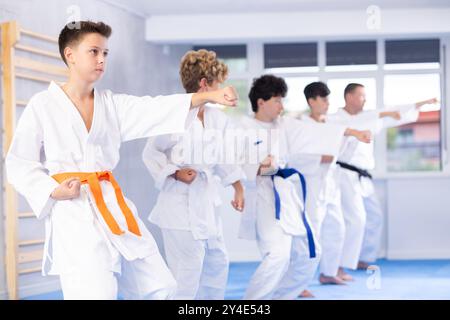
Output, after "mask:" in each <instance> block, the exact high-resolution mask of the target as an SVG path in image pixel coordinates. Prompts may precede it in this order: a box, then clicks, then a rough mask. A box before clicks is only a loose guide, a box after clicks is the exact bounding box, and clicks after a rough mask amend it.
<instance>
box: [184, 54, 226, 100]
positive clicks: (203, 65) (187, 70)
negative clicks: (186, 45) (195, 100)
mask: <svg viewBox="0 0 450 320" xmlns="http://www.w3.org/2000/svg"><path fill="white" fill-rule="evenodd" d="M180 76H181V82H182V83H183V87H184V89H185V90H186V92H187V93H193V92H197V91H198V89H200V85H199V82H200V80H201V79H202V78H205V79H206V81H207V83H208V84H209V85H211V84H212V83H213V82H214V80H217V81H219V82H223V81H225V79H226V78H227V76H228V67H227V65H226V64H225V63H223V62H222V61H219V60H218V59H217V57H216V53H215V52H214V51H208V50H205V49H200V50H198V51H194V50H190V51H188V52H186V54H185V55H184V56H183V58H182V59H181V65H180Z"/></svg>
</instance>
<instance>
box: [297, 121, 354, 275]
mask: <svg viewBox="0 0 450 320" xmlns="http://www.w3.org/2000/svg"><path fill="white" fill-rule="evenodd" d="M301 120H302V121H305V122H310V123H317V122H316V121H315V120H314V119H313V118H311V117H310V116H309V115H306V116H302V117H301ZM347 140H348V138H345V139H344V140H343V143H342V145H341V147H340V150H341V151H342V150H343V149H344V148H345V145H346V143H347ZM291 158H293V160H292V161H295V163H296V165H297V166H298V167H300V168H302V171H303V173H304V174H305V178H306V183H307V185H308V195H307V200H306V212H307V216H308V219H309V221H310V223H311V226H312V227H313V229H314V231H315V234H316V236H317V238H318V240H319V241H318V244H317V245H318V246H320V247H321V252H322V256H321V259H320V273H322V274H324V275H325V276H330V277H334V276H336V275H337V272H338V269H339V263H340V259H341V255H342V247H343V245H344V237H345V222H344V216H343V214H342V210H341V199H340V190H339V188H338V181H339V171H337V170H336V157H335V158H334V160H333V161H332V162H330V163H321V160H322V156H321V155H305V154H303V155H298V156H295V157H291Z"/></svg>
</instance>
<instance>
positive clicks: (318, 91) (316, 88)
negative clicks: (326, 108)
mask: <svg viewBox="0 0 450 320" xmlns="http://www.w3.org/2000/svg"><path fill="white" fill-rule="evenodd" d="M303 93H304V94H305V98H306V101H308V100H309V99H316V98H317V97H322V98H325V97H328V95H329V94H330V89H328V86H327V85H326V84H325V83H323V82H321V81H317V82H312V83H310V84H308V85H307V86H306V87H305V89H304V90H303Z"/></svg>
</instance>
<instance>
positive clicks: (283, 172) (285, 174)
mask: <svg viewBox="0 0 450 320" xmlns="http://www.w3.org/2000/svg"><path fill="white" fill-rule="evenodd" d="M293 174H297V175H298V176H299V178H300V184H301V189H302V194H303V210H302V212H301V214H302V220H303V224H304V225H305V229H306V235H307V237H308V247H309V257H310V258H314V257H316V245H315V244H314V237H313V233H312V230H311V227H310V225H309V223H308V220H307V219H306V213H305V209H306V180H305V177H304V176H303V175H302V174H301V173H300V172H299V171H297V170H295V169H292V168H286V169H278V171H277V173H275V174H274V175H273V176H271V178H272V185H273V193H274V194H275V218H276V219H277V220H280V209H281V204H280V195H279V194H278V191H277V188H276V187H275V182H274V181H273V180H274V177H275V176H277V177H281V178H283V179H286V178H289V177H290V176H292V175H293Z"/></svg>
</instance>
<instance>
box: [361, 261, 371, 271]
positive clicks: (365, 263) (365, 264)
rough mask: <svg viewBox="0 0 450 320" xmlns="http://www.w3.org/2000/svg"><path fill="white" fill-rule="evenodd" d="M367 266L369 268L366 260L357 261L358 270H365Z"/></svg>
mask: <svg viewBox="0 0 450 320" xmlns="http://www.w3.org/2000/svg"><path fill="white" fill-rule="evenodd" d="M367 268H369V264H368V263H367V262H364V261H359V262H358V270H367Z"/></svg>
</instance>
